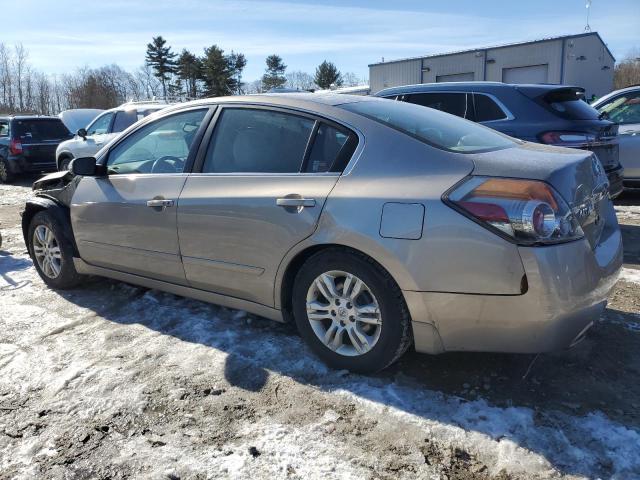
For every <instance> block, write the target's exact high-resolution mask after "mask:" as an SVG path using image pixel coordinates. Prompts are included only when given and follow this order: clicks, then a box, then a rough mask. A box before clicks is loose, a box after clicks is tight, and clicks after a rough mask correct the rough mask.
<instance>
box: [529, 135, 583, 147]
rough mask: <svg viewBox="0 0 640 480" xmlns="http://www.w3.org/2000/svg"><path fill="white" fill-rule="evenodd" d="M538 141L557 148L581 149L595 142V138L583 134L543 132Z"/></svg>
mask: <svg viewBox="0 0 640 480" xmlns="http://www.w3.org/2000/svg"><path fill="white" fill-rule="evenodd" d="M540 141H541V142H542V143H546V144H547V145H556V146H558V147H582V146H585V145H588V144H590V143H593V142H595V141H596V136H595V135H594V134H592V133H583V132H545V133H543V134H542V135H540Z"/></svg>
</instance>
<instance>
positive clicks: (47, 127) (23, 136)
mask: <svg viewBox="0 0 640 480" xmlns="http://www.w3.org/2000/svg"><path fill="white" fill-rule="evenodd" d="M72 136H73V134H72V133H71V132H70V131H69V130H68V129H67V127H65V126H64V123H62V120H59V119H33V120H18V121H16V123H15V137H16V138H18V139H20V141H22V143H27V144H28V143H30V142H46V141H54V140H57V141H60V140H66V139H67V138H71V137H72Z"/></svg>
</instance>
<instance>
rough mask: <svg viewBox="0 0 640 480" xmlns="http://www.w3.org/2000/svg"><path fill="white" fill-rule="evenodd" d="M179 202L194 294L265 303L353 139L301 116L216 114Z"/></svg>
mask: <svg viewBox="0 0 640 480" xmlns="http://www.w3.org/2000/svg"><path fill="white" fill-rule="evenodd" d="M210 130H211V131H210V132H209V134H208V135H209V138H210V140H209V141H208V142H207V144H205V142H203V145H202V147H201V152H200V153H199V156H200V157H201V158H200V161H199V165H197V166H196V172H199V173H195V172H194V173H193V174H191V175H190V176H189V178H188V180H187V182H186V184H185V186H184V189H183V191H182V194H181V196H180V200H179V203H178V232H179V237H180V250H181V252H182V260H183V264H184V270H185V273H186V277H187V281H188V282H189V284H190V285H191V286H193V287H195V288H200V289H205V290H209V291H212V292H216V293H220V294H223V295H229V296H234V297H238V298H242V299H245V300H250V301H254V302H257V303H261V304H264V305H269V306H271V305H273V303H274V297H273V295H274V281H275V275H276V271H277V269H278V265H279V264H280V262H281V260H282V259H283V257H284V256H285V254H286V253H287V252H288V251H289V250H290V249H291V248H292V247H293V246H294V245H296V244H297V243H299V242H300V241H302V240H303V239H304V238H306V237H308V236H309V235H311V234H312V233H313V231H314V229H315V228H316V224H317V222H318V219H319V216H320V212H321V210H322V207H323V205H324V202H325V200H326V198H327V196H328V195H329V192H330V191H331V189H332V188H333V186H334V185H335V183H336V182H337V181H338V178H339V175H340V171H341V169H342V165H344V164H345V161H346V159H348V158H350V157H351V154H352V152H353V149H354V148H355V145H357V137H356V136H355V134H353V133H352V132H350V131H348V130H346V129H345V128H343V127H341V126H338V125H334V124H330V123H328V122H324V121H320V120H318V119H316V118H314V117H311V116H308V115H306V114H302V113H298V112H294V111H289V110H282V109H276V108H262V107H243V106H228V107H224V108H222V109H221V110H220V111H219V112H218V114H217V119H216V121H215V123H214V124H212V125H211V127H210Z"/></svg>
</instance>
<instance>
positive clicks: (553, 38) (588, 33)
mask: <svg viewBox="0 0 640 480" xmlns="http://www.w3.org/2000/svg"><path fill="white" fill-rule="evenodd" d="M590 35H596V36H597V37H598V39H599V40H600V42H601V43H602V45H604V48H606V50H607V52H608V53H609V55H611V58H613V60H614V61H615V60H616V57H614V56H613V54H612V53H611V50H609V47H608V46H607V44H606V43H604V41H603V40H602V37H601V36H600V34H599V33H598V32H585V33H577V34H574V35H559V36H557V37H545V38H540V39H538V40H527V41H523V42H513V43H505V44H502V45H492V46H488V47H478V48H468V49H465V50H456V51H453V52H447V53H434V54H429V55H421V56H419V57H406V58H399V59H397V60H389V61H385V62H376V63H370V64H369V66H370V67H373V66H375V65H386V64H388V63H397V62H406V61H408V60H422V59H424V58H434V57H446V56H449V55H457V54H460V53H471V52H480V51H483V50H495V49H497V48H506V47H514V46H518V45H529V44H532V43H542V42H550V41H553V40H563V39H567V38H579V37H588V36H590Z"/></svg>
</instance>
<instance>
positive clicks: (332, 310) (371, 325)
mask: <svg viewBox="0 0 640 480" xmlns="http://www.w3.org/2000/svg"><path fill="white" fill-rule="evenodd" d="M306 300H307V318H308V320H309V323H310V324H311V328H312V329H313V331H314V333H315V334H316V336H317V337H318V338H319V339H320V341H321V342H322V343H323V344H324V345H325V346H326V347H327V348H329V349H331V350H333V351H334V352H336V353H338V354H340V355H344V356H350V357H354V356H359V355H364V354H366V353H367V352H369V351H370V350H371V349H372V348H373V347H374V346H375V345H376V343H377V342H378V339H379V338H380V332H381V330H382V314H381V313H380V306H379V304H378V301H377V299H376V297H375V295H373V293H372V291H371V289H370V288H369V287H368V286H367V284H366V283H365V282H363V281H362V280H361V279H360V278H358V277H357V276H355V275H353V274H351V273H348V272H343V271H337V270H332V271H329V272H325V273H323V274H321V275H319V276H318V277H316V279H315V280H314V281H313V282H312V284H311V286H310V287H309V290H308V291H307V299H306Z"/></svg>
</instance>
